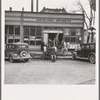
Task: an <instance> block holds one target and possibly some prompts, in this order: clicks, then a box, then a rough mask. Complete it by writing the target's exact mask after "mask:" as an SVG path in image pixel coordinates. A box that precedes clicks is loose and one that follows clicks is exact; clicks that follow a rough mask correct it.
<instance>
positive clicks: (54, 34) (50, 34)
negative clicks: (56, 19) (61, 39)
mask: <svg viewBox="0 0 100 100" xmlns="http://www.w3.org/2000/svg"><path fill="white" fill-rule="evenodd" d="M56 36H57V34H56V33H49V38H48V39H50V40H54V39H56Z"/></svg>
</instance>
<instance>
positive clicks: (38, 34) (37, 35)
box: [36, 28, 41, 37]
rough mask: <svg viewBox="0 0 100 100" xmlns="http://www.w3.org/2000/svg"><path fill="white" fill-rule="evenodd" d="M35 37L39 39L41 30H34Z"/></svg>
mask: <svg viewBox="0 0 100 100" xmlns="http://www.w3.org/2000/svg"><path fill="white" fill-rule="evenodd" d="M36 37H41V28H36Z"/></svg>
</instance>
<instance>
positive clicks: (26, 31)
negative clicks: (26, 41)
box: [24, 27, 29, 35]
mask: <svg viewBox="0 0 100 100" xmlns="http://www.w3.org/2000/svg"><path fill="white" fill-rule="evenodd" d="M24 35H29V27H24Z"/></svg>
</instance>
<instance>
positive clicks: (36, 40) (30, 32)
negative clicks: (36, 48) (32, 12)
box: [24, 27, 42, 45]
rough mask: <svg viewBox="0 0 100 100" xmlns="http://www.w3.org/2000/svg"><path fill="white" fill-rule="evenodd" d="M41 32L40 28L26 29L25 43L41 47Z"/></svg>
mask: <svg viewBox="0 0 100 100" xmlns="http://www.w3.org/2000/svg"><path fill="white" fill-rule="evenodd" d="M41 31H42V28H40V27H24V42H25V43H28V44H29V45H40V44H41V33H42V32H41Z"/></svg>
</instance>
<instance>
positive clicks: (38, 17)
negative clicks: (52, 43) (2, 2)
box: [5, 9, 84, 48]
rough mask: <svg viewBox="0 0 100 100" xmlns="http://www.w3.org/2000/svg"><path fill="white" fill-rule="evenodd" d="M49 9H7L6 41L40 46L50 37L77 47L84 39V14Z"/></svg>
mask: <svg viewBox="0 0 100 100" xmlns="http://www.w3.org/2000/svg"><path fill="white" fill-rule="evenodd" d="M47 10H48V9H43V10H42V11H41V12H26V11H5V43H12V42H26V43H28V44H29V45H30V47H33V48H35V47H39V48H40V47H41V42H45V44H47V43H48V40H49V39H52V40H53V39H55V40H56V42H57V43H59V44H60V43H61V41H66V42H67V43H69V44H70V45H69V46H70V47H69V48H75V46H76V45H77V44H78V43H79V42H80V41H82V39H83V28H84V16H83V14H71V13H67V12H63V10H64V9H60V10H58V11H59V12H55V10H54V9H51V10H50V9H49V11H47ZM61 11H62V12H61Z"/></svg>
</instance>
